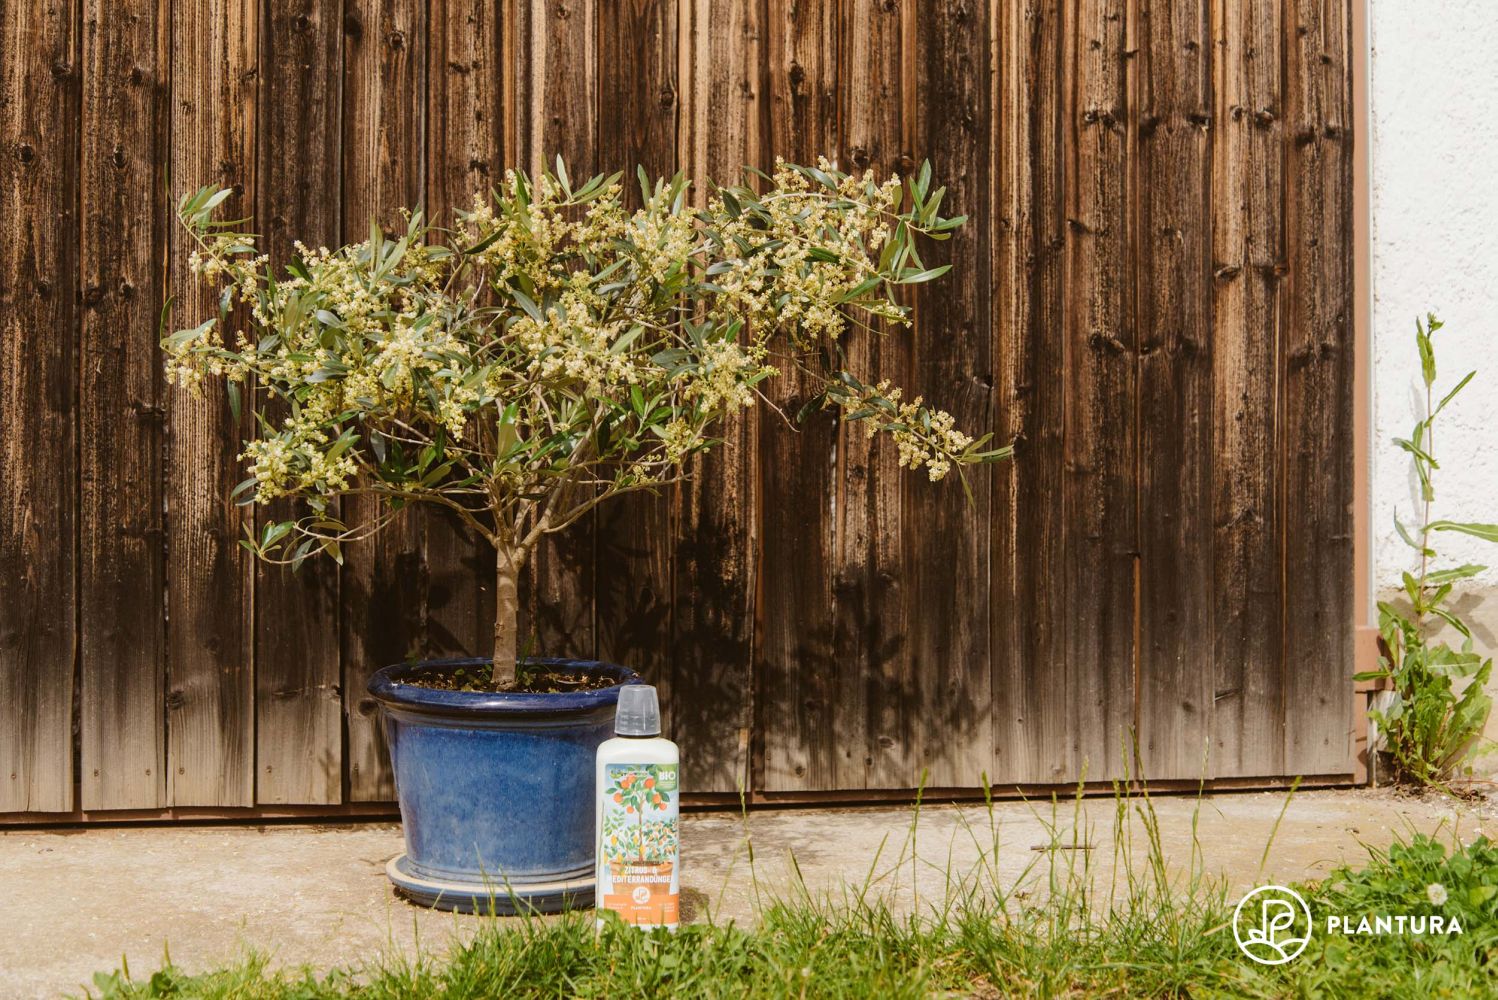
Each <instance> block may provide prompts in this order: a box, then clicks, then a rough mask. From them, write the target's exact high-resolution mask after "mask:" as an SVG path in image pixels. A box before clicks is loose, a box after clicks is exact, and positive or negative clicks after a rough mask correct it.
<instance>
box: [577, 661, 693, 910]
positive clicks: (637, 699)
mask: <svg viewBox="0 0 1498 1000" xmlns="http://www.w3.org/2000/svg"><path fill="white" fill-rule="evenodd" d="M614 732H615V733H616V734H618V735H616V736H615V737H614V738H613V739H611V740H607V741H605V742H604V744H603V745H602V746H600V747H599V748H598V782H597V798H598V809H597V813H596V815H597V822H596V825H595V827H594V829H595V831H596V837H597V840H596V843H597V848H598V849H597V852H596V857H597V864H598V871H597V874H598V884H597V893H598V896H597V906H598V910H599V918H598V923H599V926H602V925H603V912H602V911H604V910H612V911H613V912H615V913H617V914H618V915H619V917H620V919H622V920H623V921H624V922H625V923H626V924H633V925H634V926H637V927H668V928H670V929H672V930H675V929H676V927H677V924H678V923H679V921H680V916H679V914H680V910H681V905H680V904H681V852H680V846H681V825H680V817H679V813H678V805H679V803H678V799H679V798H680V788H681V782H680V774H679V766H678V765H679V763H680V760H681V757H680V754H679V753H678V751H677V749H676V744H675V743H672V742H671V741H670V740H667V739H662V738H661V736H660V732H661V708H660V701H659V699H658V698H657V697H656V693H655V688H653V687H651V686H650V685H648V684H627V685H625V686H624V687H622V688H620V689H619V707H618V708H617V709H616V710H615V715H614Z"/></svg>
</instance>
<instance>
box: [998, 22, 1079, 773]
mask: <svg viewBox="0 0 1498 1000" xmlns="http://www.w3.org/2000/svg"><path fill="white" fill-rule="evenodd" d="M994 10H995V15H996V18H995V25H996V27H995V31H994V52H995V56H994V59H995V70H994V72H995V75H996V78H997V87H996V92H995V93H996V100H995V109H996V110H995V112H994V119H993V137H994V139H993V141H994V159H993V181H992V186H993V192H994V194H993V201H992V205H993V207H992V220H991V222H990V223H989V224H990V225H991V226H992V239H993V268H994V293H993V333H992V338H993V344H994V352H995V359H994V361H995V368H996V371H997V382H996V385H995V391H996V394H997V396H998V403H997V411H996V413H995V415H994V432H995V437H996V438H997V439H998V440H999V442H1008V441H1012V442H1014V445H1015V457H1014V459H1013V460H1012V461H1010V462H1005V463H1001V464H999V465H997V466H995V468H994V484H993V489H994V499H993V503H994V516H993V519H992V522H991V523H992V532H993V538H992V546H991V549H990V551H991V553H992V559H993V564H992V570H991V574H992V575H991V580H992V585H991V586H992V603H991V607H992V612H991V615H992V617H991V631H992V636H993V647H992V648H993V652H992V662H993V717H994V730H993V744H994V756H993V768H992V771H991V772H990V777H991V778H992V780H993V782H994V783H995V784H999V783H1021V782H1051V783H1054V782H1060V781H1065V780H1067V779H1068V778H1070V777H1072V772H1071V771H1070V770H1069V766H1070V765H1069V762H1070V761H1071V759H1072V755H1071V753H1070V751H1069V749H1068V743H1069V740H1070V733H1071V726H1072V720H1071V718H1070V716H1069V713H1068V711H1067V706H1066V705H1065V703H1064V701H1063V700H1062V699H1063V697H1064V696H1063V695H1061V694H1059V693H1058V692H1061V691H1064V680H1062V678H1063V677H1064V673H1063V672H1062V671H1060V670H1059V669H1058V668H1059V667H1060V666H1061V665H1062V663H1063V662H1064V660H1063V645H1062V643H1063V638H1064V634H1065V631H1066V629H1067V628H1068V625H1067V613H1066V612H1067V608H1066V588H1065V583H1066V579H1065V574H1064V573H1063V567H1064V558H1065V545H1066V536H1065V534H1064V532H1063V528H1062V525H1063V521H1062V512H1063V510H1064V507H1063V503H1064V500H1063V497H1064V492H1063V482H1064V479H1063V471H1064V467H1063V460H1064V456H1063V453H1062V431H1063V425H1064V418H1065V415H1064V403H1065V376H1064V372H1063V350H1064V345H1063V343H1062V340H1061V337H1060V332H1061V331H1062V330H1063V329H1064V320H1063V316H1064V314H1065V309H1066V300H1065V297H1064V296H1063V293H1062V283H1061V277H1062V264H1063V256H1062V250H1063V246H1064V242H1065V225H1066V223H1065V217H1064V212H1063V201H1062V191H1063V177H1062V152H1061V151H1062V129H1061V116H1060V109H1061V102H1062V91H1061V58H1062V40H1063V36H1062V23H1061V22H1062V18H1061V11H1060V10H1059V9H1057V8H1055V7H1053V6H1029V5H1021V4H1018V3H1010V2H1005V3H996V4H995V5H994Z"/></svg>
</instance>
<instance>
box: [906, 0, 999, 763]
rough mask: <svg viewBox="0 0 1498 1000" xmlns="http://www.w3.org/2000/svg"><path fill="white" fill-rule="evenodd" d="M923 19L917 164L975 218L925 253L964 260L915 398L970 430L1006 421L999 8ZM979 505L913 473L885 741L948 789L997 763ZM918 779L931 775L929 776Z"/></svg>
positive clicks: (940, 7)
mask: <svg viewBox="0 0 1498 1000" xmlns="http://www.w3.org/2000/svg"><path fill="white" fill-rule="evenodd" d="M920 10H921V17H920V18H919V19H918V22H917V28H918V31H917V48H916V51H915V53H914V58H915V59H916V60H917V67H918V68H917V71H916V72H917V79H916V83H915V87H916V107H917V108H918V109H919V110H918V120H917V133H916V139H915V142H916V148H915V158H916V160H917V161H920V160H922V159H926V158H929V159H930V160H931V165H932V170H933V177H934V181H933V183H936V184H942V185H945V186H946V188H947V196H946V200H945V201H944V202H943V204H942V208H943V211H944V212H945V213H947V214H949V215H967V216H968V217H970V218H972V219H973V220H975V224H974V225H971V226H964V227H963V228H962V229H960V230H958V231H957V232H956V233H954V234H953V236H952V238H951V239H950V240H947V241H946V242H942V243H934V244H931V245H930V247H929V249H923V250H922V257H923V258H924V259H925V262H926V265H927V266H928V267H937V266H939V265H941V264H951V265H952V270H951V271H950V272H948V273H947V274H946V276H945V277H943V278H942V279H941V280H940V281H939V282H935V283H931V284H926V285H920V286H917V292H916V295H915V322H916V332H914V333H910V332H907V333H905V334H904V335H905V336H908V337H910V336H913V337H915V338H916V343H915V346H914V349H913V355H914V369H913V371H912V372H911V375H910V377H909V378H908V379H906V380H905V386H906V391H907V392H909V393H910V394H912V395H919V396H923V397H925V398H926V399H929V400H931V401H932V402H933V403H934V405H936V406H938V407H939V408H941V409H944V410H947V411H948V412H950V413H951V414H952V415H953V416H954V417H955V418H956V420H957V425H958V426H959V427H964V428H987V427H989V426H991V425H992V422H993V387H994V364H993V344H992V341H991V339H990V337H989V323H990V322H991V319H992V317H991V314H990V297H991V285H990V277H991V271H990V241H989V235H990V233H989V226H988V217H989V204H988V199H989V193H990V192H989V190H988V171H989V162H988V153H989V125H990V121H989V110H990V105H989V82H988V80H989V76H988V74H989V65H988V57H989V51H988V31H989V28H990V22H989V17H988V13H987V11H988V4H987V3H986V2H985V3H973V2H971V0H942V2H938V3H932V4H922V5H921V7H920ZM968 482H969V485H970V487H971V491H972V497H971V500H969V499H968V497H967V496H966V495H965V493H964V490H963V489H962V486H961V484H960V483H959V482H957V472H956V471H955V470H954V471H953V473H952V474H951V478H950V479H949V480H947V481H944V482H942V483H941V484H939V485H937V484H932V483H928V482H925V481H922V480H920V479H918V478H917V477H916V476H907V477H906V478H905V480H904V483H903V489H904V491H905V495H904V503H903V513H904V516H903V518H902V524H901V528H902V536H901V546H902V548H903V552H904V563H905V572H904V574H903V581H902V584H903V587H904V601H903V604H904V607H905V618H904V622H905V627H906V629H907V630H908V633H909V635H910V642H911V647H910V657H911V667H910V675H909V676H910V678H911V684H910V686H909V687H908V688H907V689H905V690H902V691H889V690H886V691H884V692H882V693H881V697H883V698H891V697H898V698H900V699H901V706H900V714H899V721H898V726H899V730H898V732H897V733H891V734H881V738H884V737H885V736H886V735H888V737H889V738H893V739H896V740H898V741H903V742H905V743H907V744H908V745H909V746H910V747H911V756H912V757H913V758H914V761H915V763H916V765H917V766H918V767H919V768H920V769H921V770H922V771H923V772H926V773H927V778H926V780H927V782H928V783H929V784H932V785H935V786H955V785H969V786H971V785H976V784H978V783H979V781H980V780H981V777H982V775H983V774H984V773H985V772H986V771H987V769H988V767H989V764H990V761H991V758H992V749H991V745H990V744H991V740H992V738H993V719H992V712H991V702H992V698H991V693H992V689H991V682H992V677H991V674H990V671H989V666H988V626H989V619H988V613H989V603H988V596H987V595H988V591H989V573H988V571H989V565H988V541H989V530H990V525H991V523H992V518H991V516H990V515H991V506H990V503H991V493H992V491H991V489H990V483H991V477H990V475H989V473H988V470H979V471H978V472H976V473H975V474H973V475H970V476H969V477H968ZM910 778H912V779H916V780H919V778H920V774H912V775H910Z"/></svg>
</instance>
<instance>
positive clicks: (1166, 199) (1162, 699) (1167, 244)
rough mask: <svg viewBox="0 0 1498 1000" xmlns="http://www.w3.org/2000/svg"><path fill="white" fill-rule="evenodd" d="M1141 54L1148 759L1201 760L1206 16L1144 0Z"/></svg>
mask: <svg viewBox="0 0 1498 1000" xmlns="http://www.w3.org/2000/svg"><path fill="white" fill-rule="evenodd" d="M1137 12H1138V16H1139V24H1138V27H1137V29H1136V36H1137V39H1138V46H1137V51H1138V54H1137V55H1136V57H1135V59H1136V61H1137V65H1138V75H1139V94H1138V105H1139V107H1138V136H1139V144H1138V167H1137V170H1138V175H1137V176H1138V181H1137V183H1138V189H1139V195H1138V212H1139V217H1138V223H1137V228H1136V229H1135V246H1134V253H1135V266H1136V269H1137V274H1138V284H1137V288H1138V296H1139V299H1138V316H1139V328H1138V331H1137V337H1138V344H1139V374H1138V379H1139V385H1138V393H1139V410H1138V412H1139V426H1138V435H1139V647H1138V650H1137V656H1138V659H1139V668H1138V682H1139V688H1138V699H1139V723H1138V725H1139V748H1140V754H1141V761H1140V766H1141V768H1142V770H1143V772H1144V774H1145V776H1147V777H1149V778H1195V777H1202V776H1203V774H1204V771H1203V768H1204V767H1205V766H1207V751H1208V733H1209V731H1210V725H1211V713H1212V697H1213V692H1214V676H1213V662H1212V652H1213V639H1212V606H1213V601H1212V584H1213V570H1212V551H1213V547H1212V486H1211V482H1212V480H1211V473H1212V451H1211V448H1212V352H1211V333H1212V297H1211V284H1210V279H1209V272H1208V267H1209V264H1210V252H1211V251H1210V248H1211V219H1212V213H1211V189H1210V183H1211V170H1210V164H1211V151H1212V133H1213V130H1214V128H1215V125H1216V122H1214V121H1213V118H1212V77H1211V51H1212V27H1211V23H1210V19H1209V16H1208V2H1207V0H1196V2H1192V3H1162V2H1158V0H1142V2H1140V3H1139V5H1138V9H1137Z"/></svg>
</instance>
